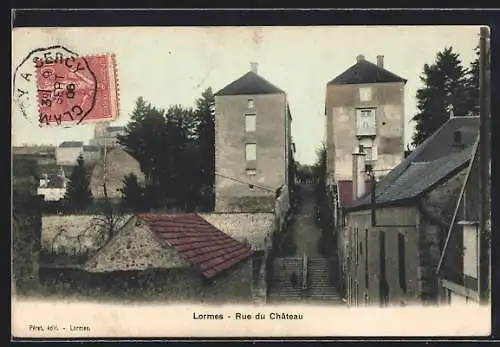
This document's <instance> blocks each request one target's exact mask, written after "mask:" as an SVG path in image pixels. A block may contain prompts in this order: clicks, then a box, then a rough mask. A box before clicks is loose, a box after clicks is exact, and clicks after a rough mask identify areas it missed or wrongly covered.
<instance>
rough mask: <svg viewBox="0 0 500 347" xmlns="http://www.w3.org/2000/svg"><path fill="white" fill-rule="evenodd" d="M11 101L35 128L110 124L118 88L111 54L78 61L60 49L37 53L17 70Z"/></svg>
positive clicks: (87, 57)
mask: <svg viewBox="0 0 500 347" xmlns="http://www.w3.org/2000/svg"><path fill="white" fill-rule="evenodd" d="M13 90H14V100H15V101H17V103H18V105H19V108H20V109H21V111H22V112H23V114H24V116H25V117H26V118H29V119H30V120H31V119H32V118H33V117H29V115H31V114H33V113H34V112H36V114H37V116H38V117H37V122H38V123H39V125H40V126H54V125H55V126H71V125H77V124H81V123H83V122H84V123H88V122H100V121H113V120H115V119H116V118H117V116H118V112H119V109H118V107H119V106H118V105H119V96H118V93H119V89H118V79H117V70H116V58H115V55H114V54H101V55H92V56H80V55H78V54H77V53H75V52H73V51H70V50H69V49H67V48H65V47H63V46H52V47H48V48H39V49H36V50H33V51H32V52H30V54H29V55H28V56H27V57H26V58H25V59H24V60H23V62H22V63H21V64H20V65H19V66H18V67H17V69H16V72H15V75H14V88H13Z"/></svg>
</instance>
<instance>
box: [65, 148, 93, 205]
mask: <svg viewBox="0 0 500 347" xmlns="http://www.w3.org/2000/svg"><path fill="white" fill-rule="evenodd" d="M77 163H78V164H77V166H75V168H74V169H73V172H72V173H71V176H70V178H69V184H68V188H67V191H66V195H65V200H67V201H68V203H69V206H70V207H71V208H73V209H76V210H80V209H84V208H86V207H88V206H89V205H90V204H91V203H92V193H91V191H90V180H89V176H88V174H87V170H86V168H85V162H84V160H83V156H82V155H80V156H79V157H78V161H77Z"/></svg>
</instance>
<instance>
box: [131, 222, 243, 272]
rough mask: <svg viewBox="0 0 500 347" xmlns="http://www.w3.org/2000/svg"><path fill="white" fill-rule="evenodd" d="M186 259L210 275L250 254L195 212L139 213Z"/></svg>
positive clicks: (162, 238)
mask: <svg viewBox="0 0 500 347" xmlns="http://www.w3.org/2000/svg"><path fill="white" fill-rule="evenodd" d="M138 217H139V218H140V219H141V220H143V221H144V222H145V223H146V224H147V225H148V226H149V228H150V230H151V231H152V232H153V233H154V234H156V236H157V237H158V238H159V239H161V240H163V241H165V242H166V244H167V245H169V246H170V247H172V248H173V249H174V250H176V251H177V252H178V253H180V254H181V255H183V256H184V257H185V258H186V259H187V260H188V261H190V262H191V263H193V264H195V265H196V266H198V267H199V269H200V270H201V272H202V274H203V275H204V276H205V277H207V278H212V277H214V276H216V275H217V274H219V273H221V272H223V271H225V270H227V269H229V268H231V267H233V266H235V265H237V264H239V263H240V262H241V261H243V260H245V259H247V258H249V257H250V256H251V255H252V250H251V248H250V247H249V246H246V245H243V244H242V243H240V242H239V241H237V240H236V239H234V238H232V237H230V236H229V235H227V234H225V233H224V232H222V231H221V230H219V229H217V228H216V227H214V226H213V225H212V224H210V223H208V222H207V221H206V220H204V219H203V218H201V217H200V216H199V215H197V214H196V213H180V214H166V213H146V214H141V215H139V216H138Z"/></svg>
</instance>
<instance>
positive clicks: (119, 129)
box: [106, 126, 126, 132]
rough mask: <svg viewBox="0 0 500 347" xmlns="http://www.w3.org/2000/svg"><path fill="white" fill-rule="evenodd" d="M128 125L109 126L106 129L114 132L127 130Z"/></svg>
mask: <svg viewBox="0 0 500 347" xmlns="http://www.w3.org/2000/svg"><path fill="white" fill-rule="evenodd" d="M125 129H126V127H124V126H109V127H106V131H108V132H114V131H125Z"/></svg>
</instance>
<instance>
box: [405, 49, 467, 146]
mask: <svg viewBox="0 0 500 347" xmlns="http://www.w3.org/2000/svg"><path fill="white" fill-rule="evenodd" d="M468 78H469V71H468V70H467V69H466V68H464V67H463V66H462V62H461V60H460V56H459V55H458V54H457V53H454V52H453V49H452V47H447V48H445V49H444V50H443V51H442V52H439V53H438V54H437V55H436V62H435V63H434V64H432V65H428V64H425V65H424V72H423V74H422V75H421V76H420V80H421V81H422V82H423V83H424V84H425V85H424V87H423V88H420V89H419V90H418V91H417V100H418V101H417V108H418V110H419V113H418V114H416V115H415V116H414V117H413V118H412V120H413V121H415V122H416V132H415V134H414V135H413V138H412V144H413V145H415V146H418V145H420V144H421V143H422V142H423V141H425V139H427V138H428V137H429V136H430V135H432V134H433V133H434V132H435V131H436V130H437V129H438V128H439V127H441V126H442V125H443V124H444V123H445V122H446V121H447V120H448V119H449V117H450V114H451V113H453V115H454V116H464V115H468V114H470V112H471V111H472V106H471V103H472V102H471V90H470V86H469V80H468Z"/></svg>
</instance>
